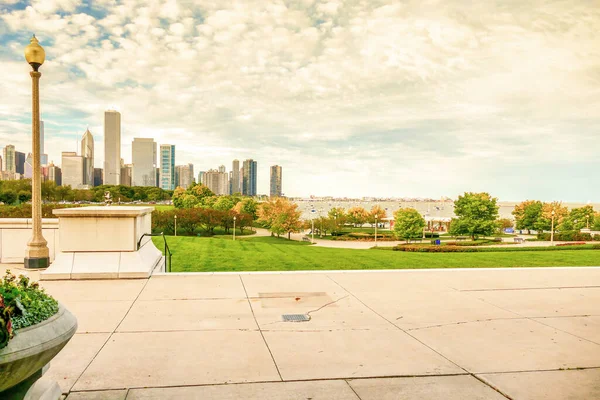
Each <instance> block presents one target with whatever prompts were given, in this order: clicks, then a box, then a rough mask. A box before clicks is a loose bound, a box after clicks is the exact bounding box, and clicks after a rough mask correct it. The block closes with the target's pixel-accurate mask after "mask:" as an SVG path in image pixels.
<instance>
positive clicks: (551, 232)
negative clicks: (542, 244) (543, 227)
mask: <svg viewBox="0 0 600 400" xmlns="http://www.w3.org/2000/svg"><path fill="white" fill-rule="evenodd" d="M555 214H556V213H555V212H554V210H552V225H551V228H550V244H554V215H555Z"/></svg>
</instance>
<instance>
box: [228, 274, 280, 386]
mask: <svg viewBox="0 0 600 400" xmlns="http://www.w3.org/2000/svg"><path fill="white" fill-rule="evenodd" d="M238 277H239V278H240V282H241V283H242V287H243V288H244V293H245V294H246V300H247V301H248V307H250V312H251V313H252V318H254V323H255V324H256V327H257V328H258V332H259V333H260V336H261V337H262V339H263V342H264V343H265V346H266V347H267V350H268V351H269V354H270V355H271V360H273V365H275V369H276V370H277V374H278V375H279V379H281V381H282V382H283V377H282V376H281V371H279V366H278V365H277V361H275V356H273V352H272V351H271V348H270V347H269V343H267V339H266V338H265V334H264V333H263V331H262V329H261V328H260V324H259V323H258V320H257V319H256V315H255V314H254V308H252V303H250V298H249V297H248V291H247V290H246V285H245V284H244V280H243V279H242V276H241V275H238Z"/></svg>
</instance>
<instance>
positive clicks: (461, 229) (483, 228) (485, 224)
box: [450, 192, 498, 240]
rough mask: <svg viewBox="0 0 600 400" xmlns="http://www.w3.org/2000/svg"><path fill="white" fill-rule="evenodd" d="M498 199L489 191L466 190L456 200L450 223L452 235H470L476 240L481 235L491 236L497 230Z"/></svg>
mask: <svg viewBox="0 0 600 400" xmlns="http://www.w3.org/2000/svg"><path fill="white" fill-rule="evenodd" d="M497 202H498V199H496V198H495V197H492V196H490V195H489V193H472V192H465V194H463V195H462V196H458V200H456V202H454V214H456V216H457V218H453V219H452V222H451V225H450V233H451V234H452V235H469V236H471V239H473V240H475V239H476V238H477V237H478V236H479V235H482V236H490V235H493V234H494V232H496V229H497V226H498V225H497V223H496V220H497V219H498V205H497Z"/></svg>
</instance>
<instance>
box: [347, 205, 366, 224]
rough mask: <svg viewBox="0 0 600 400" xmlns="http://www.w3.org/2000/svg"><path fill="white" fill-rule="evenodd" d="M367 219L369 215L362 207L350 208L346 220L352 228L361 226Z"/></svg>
mask: <svg viewBox="0 0 600 400" xmlns="http://www.w3.org/2000/svg"><path fill="white" fill-rule="evenodd" d="M368 217H369V213H368V212H367V210H365V209H364V208H362V207H352V208H350V209H348V212H347V218H348V222H350V223H351V224H352V225H353V226H362V225H363V224H364V223H365V222H367V219H368Z"/></svg>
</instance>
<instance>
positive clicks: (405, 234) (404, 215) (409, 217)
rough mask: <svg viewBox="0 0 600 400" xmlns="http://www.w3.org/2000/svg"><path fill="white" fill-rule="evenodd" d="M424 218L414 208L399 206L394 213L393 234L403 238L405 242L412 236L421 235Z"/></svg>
mask: <svg viewBox="0 0 600 400" xmlns="http://www.w3.org/2000/svg"><path fill="white" fill-rule="evenodd" d="M424 227H425V219H424V218H423V216H422V215H421V214H420V213H419V212H418V211H417V210H415V209H414V208H401V209H399V210H398V211H396V212H395V213H394V235H395V236H396V237H398V238H401V239H405V240H406V243H408V241H409V240H410V239H412V238H417V237H421V234H422V232H423V228H424Z"/></svg>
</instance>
